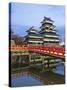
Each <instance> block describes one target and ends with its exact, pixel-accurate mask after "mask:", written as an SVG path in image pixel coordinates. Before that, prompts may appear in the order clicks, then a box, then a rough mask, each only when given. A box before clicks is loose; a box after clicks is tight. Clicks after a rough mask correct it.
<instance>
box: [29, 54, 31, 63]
mask: <svg viewBox="0 0 67 90" xmlns="http://www.w3.org/2000/svg"><path fill="white" fill-rule="evenodd" d="M29 62H31V54H29Z"/></svg>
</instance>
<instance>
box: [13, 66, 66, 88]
mask: <svg viewBox="0 0 67 90" xmlns="http://www.w3.org/2000/svg"><path fill="white" fill-rule="evenodd" d="M56 70H58V71H59V73H60V75H59V74H55V73H53V72H44V73H40V72H39V71H37V70H35V69H27V70H22V71H19V72H16V73H15V74H12V81H11V82H12V86H13V87H18V86H36V85H51V84H64V83H65V78H64V76H62V75H61V74H62V73H61V72H63V71H64V68H63V65H60V66H59V67H57V68H56V69H55V72H56ZM53 71H54V70H53ZM58 71H57V73H58Z"/></svg>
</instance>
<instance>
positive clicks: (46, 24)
mask: <svg viewBox="0 0 67 90" xmlns="http://www.w3.org/2000/svg"><path fill="white" fill-rule="evenodd" d="M41 23H42V26H41V27H40V28H41V30H40V32H39V33H40V34H41V35H42V36H43V44H44V45H59V35H58V34H57V32H56V30H55V25H54V21H53V20H51V19H50V18H48V17H44V19H43V21H42V22H41Z"/></svg>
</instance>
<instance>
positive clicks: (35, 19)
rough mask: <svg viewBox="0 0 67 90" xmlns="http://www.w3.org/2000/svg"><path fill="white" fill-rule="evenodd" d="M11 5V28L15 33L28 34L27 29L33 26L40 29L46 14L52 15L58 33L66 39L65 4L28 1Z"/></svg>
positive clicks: (47, 15)
mask: <svg viewBox="0 0 67 90" xmlns="http://www.w3.org/2000/svg"><path fill="white" fill-rule="evenodd" d="M11 5H12V6H11V28H12V31H14V33H15V34H18V35H20V36H24V35H26V30H27V29H29V27H31V26H34V27H35V29H38V30H39V27H40V26H41V21H42V20H43V18H44V16H46V17H50V18H51V19H52V20H53V21H54V25H55V26H56V30H57V33H58V34H59V35H60V36H61V37H60V38H61V39H62V40H63V41H64V31H65V29H64V28H65V7H64V6H58V5H44V4H27V3H26V4H25V3H12V4H11Z"/></svg>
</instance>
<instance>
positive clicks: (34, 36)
mask: <svg viewBox="0 0 67 90" xmlns="http://www.w3.org/2000/svg"><path fill="white" fill-rule="evenodd" d="M27 33H28V34H27V36H26V40H25V41H26V42H27V44H32V45H42V44H43V41H42V37H41V36H40V35H39V34H38V31H37V30H35V29H34V27H31V28H30V29H29V30H27Z"/></svg>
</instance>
